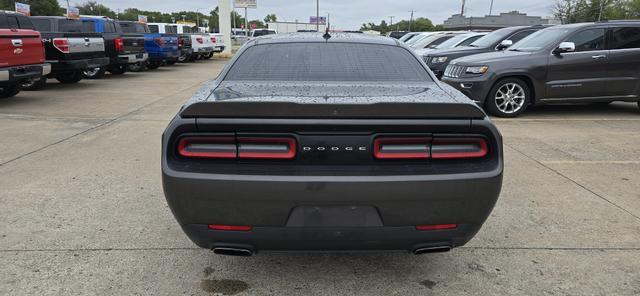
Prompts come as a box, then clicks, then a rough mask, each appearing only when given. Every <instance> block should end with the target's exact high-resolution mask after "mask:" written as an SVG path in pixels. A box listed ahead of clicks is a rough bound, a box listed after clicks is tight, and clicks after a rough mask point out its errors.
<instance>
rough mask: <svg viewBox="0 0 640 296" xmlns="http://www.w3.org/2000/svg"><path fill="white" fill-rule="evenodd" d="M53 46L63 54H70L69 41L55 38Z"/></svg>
mask: <svg viewBox="0 0 640 296" xmlns="http://www.w3.org/2000/svg"><path fill="white" fill-rule="evenodd" d="M53 46H54V47H55V48H57V49H58V50H59V51H60V52H62V53H69V40H67V39H63V38H54V39H53Z"/></svg>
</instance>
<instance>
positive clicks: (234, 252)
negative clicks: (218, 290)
mask: <svg viewBox="0 0 640 296" xmlns="http://www.w3.org/2000/svg"><path fill="white" fill-rule="evenodd" d="M451 249H452V247H451V246H434V247H425V248H418V249H415V250H414V251H413V254H415V255H424V254H434V253H445V252H449V251H451ZM213 253H215V254H218V255H225V256H236V257H251V256H253V254H254V252H253V251H252V250H249V249H241V248H226V247H217V248H214V249H213Z"/></svg>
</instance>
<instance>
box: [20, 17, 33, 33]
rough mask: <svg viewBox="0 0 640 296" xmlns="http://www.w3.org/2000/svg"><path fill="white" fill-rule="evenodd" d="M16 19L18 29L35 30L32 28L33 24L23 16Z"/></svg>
mask: <svg viewBox="0 0 640 296" xmlns="http://www.w3.org/2000/svg"><path fill="white" fill-rule="evenodd" d="M17 18H18V24H19V25H20V29H31V30H35V28H34V27H33V24H32V23H31V21H30V20H29V18H28V17H26V16H24V15H18V16H17Z"/></svg>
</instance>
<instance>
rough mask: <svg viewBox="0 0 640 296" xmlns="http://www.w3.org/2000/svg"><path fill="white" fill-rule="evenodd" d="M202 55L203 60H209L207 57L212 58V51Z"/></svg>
mask: <svg viewBox="0 0 640 296" xmlns="http://www.w3.org/2000/svg"><path fill="white" fill-rule="evenodd" d="M202 57H203V58H204V59H205V60H209V59H211V58H213V52H210V53H208V54H207V55H205V56H202Z"/></svg>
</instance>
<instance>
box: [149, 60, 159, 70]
mask: <svg viewBox="0 0 640 296" xmlns="http://www.w3.org/2000/svg"><path fill="white" fill-rule="evenodd" d="M147 68H149V69H151V70H155V69H158V68H160V62H149V63H148V64H147Z"/></svg>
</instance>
